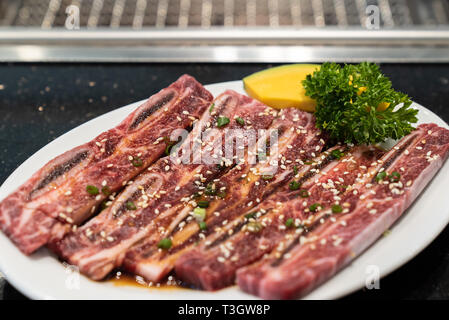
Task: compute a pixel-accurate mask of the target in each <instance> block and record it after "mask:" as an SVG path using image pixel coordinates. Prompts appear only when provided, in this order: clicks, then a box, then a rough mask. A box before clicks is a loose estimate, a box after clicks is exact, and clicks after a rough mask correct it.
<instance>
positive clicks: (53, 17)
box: [0, 0, 449, 29]
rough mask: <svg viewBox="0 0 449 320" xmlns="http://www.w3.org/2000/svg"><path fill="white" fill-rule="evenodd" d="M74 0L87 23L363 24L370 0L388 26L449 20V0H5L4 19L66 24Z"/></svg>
mask: <svg viewBox="0 0 449 320" xmlns="http://www.w3.org/2000/svg"><path fill="white" fill-rule="evenodd" d="M69 5H76V6H78V7H79V9H80V13H81V15H80V25H81V27H87V28H98V27H111V28H119V27H132V28H134V29H141V28H145V27H156V28H161V27H177V28H188V27H202V28H210V27H213V26H217V27H230V26H239V27H253V26H270V27H279V26H315V27H326V26H340V27H346V26H362V25H363V23H364V19H365V15H366V13H365V9H366V7H367V6H368V5H376V6H378V8H379V10H380V16H381V20H380V22H381V26H382V27H384V28H397V27H410V26H441V25H447V24H448V23H449V5H448V2H447V1H446V0H0V25H2V26H27V27H41V28H53V27H62V26H64V22H65V19H66V16H67V15H66V12H65V10H66V8H67V7H68V6H69Z"/></svg>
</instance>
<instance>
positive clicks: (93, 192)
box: [86, 185, 100, 196]
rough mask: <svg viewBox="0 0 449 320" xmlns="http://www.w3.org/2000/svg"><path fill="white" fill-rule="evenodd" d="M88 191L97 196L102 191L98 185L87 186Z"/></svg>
mask: <svg viewBox="0 0 449 320" xmlns="http://www.w3.org/2000/svg"><path fill="white" fill-rule="evenodd" d="M86 191H87V193H88V194H90V195H92V196H96V195H97V194H99V193H100V191H98V188H97V187H96V186H91V185H88V186H86Z"/></svg>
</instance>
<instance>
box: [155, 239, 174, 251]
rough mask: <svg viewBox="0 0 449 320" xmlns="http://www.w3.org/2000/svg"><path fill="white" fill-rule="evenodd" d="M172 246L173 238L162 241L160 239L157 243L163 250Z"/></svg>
mask: <svg viewBox="0 0 449 320" xmlns="http://www.w3.org/2000/svg"><path fill="white" fill-rule="evenodd" d="M171 246H172V242H171V239H169V238H164V239H162V240H161V241H159V243H158V244H157V247H158V248H159V249H163V250H167V249H170V248H171Z"/></svg>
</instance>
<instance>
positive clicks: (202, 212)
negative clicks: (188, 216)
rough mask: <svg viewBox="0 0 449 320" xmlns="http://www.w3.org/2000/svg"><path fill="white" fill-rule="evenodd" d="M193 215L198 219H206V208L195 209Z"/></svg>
mask: <svg viewBox="0 0 449 320" xmlns="http://www.w3.org/2000/svg"><path fill="white" fill-rule="evenodd" d="M193 216H194V217H195V219H196V220H197V221H204V219H206V209H204V208H195V209H193Z"/></svg>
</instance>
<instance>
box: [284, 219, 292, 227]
mask: <svg viewBox="0 0 449 320" xmlns="http://www.w3.org/2000/svg"><path fill="white" fill-rule="evenodd" d="M293 222H294V221H293V218H288V219H287V221H285V226H286V227H287V228H290V227H292V226H293Z"/></svg>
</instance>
